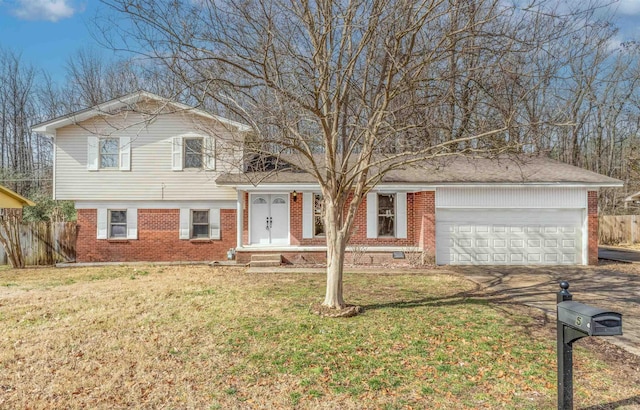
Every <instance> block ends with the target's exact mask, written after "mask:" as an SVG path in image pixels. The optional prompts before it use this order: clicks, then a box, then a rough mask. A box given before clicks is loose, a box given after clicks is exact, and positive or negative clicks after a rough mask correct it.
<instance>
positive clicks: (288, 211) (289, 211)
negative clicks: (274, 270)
mask: <svg viewBox="0 0 640 410" xmlns="http://www.w3.org/2000/svg"><path fill="white" fill-rule="evenodd" d="M271 195H283V196H284V197H285V201H286V202H287V204H286V207H287V216H286V219H287V241H286V243H284V244H279V245H272V244H268V245H261V244H259V243H254V242H253V232H252V229H251V219H252V218H253V198H254V197H255V196H269V198H270V197H271ZM289 196H290V194H289V192H282V191H277V192H249V209H248V218H247V225H248V226H247V230H248V232H249V243H248V246H252V247H259V246H269V247H271V246H274V247H276V246H289V245H290V244H291V204H290V200H289ZM268 203H269V208H271V201H270V200H269V201H268ZM269 212H271V209H269Z"/></svg>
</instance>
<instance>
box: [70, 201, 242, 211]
mask: <svg viewBox="0 0 640 410" xmlns="http://www.w3.org/2000/svg"><path fill="white" fill-rule="evenodd" d="M97 208H122V209H126V208H138V209H180V208H190V209H195V208H201V209H212V208H216V209H233V210H236V209H237V203H236V201H113V202H110V201H91V202H89V201H87V202H84V201H77V202H76V209H97Z"/></svg>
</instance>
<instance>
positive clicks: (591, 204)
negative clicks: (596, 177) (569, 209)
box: [587, 191, 598, 265]
mask: <svg viewBox="0 0 640 410" xmlns="http://www.w3.org/2000/svg"><path fill="white" fill-rule="evenodd" d="M587 225H588V229H587V231H588V235H589V237H588V238H589V244H588V250H587V252H588V263H589V265H597V264H598V191H588V192H587Z"/></svg>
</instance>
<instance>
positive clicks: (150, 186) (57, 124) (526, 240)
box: [34, 92, 622, 265]
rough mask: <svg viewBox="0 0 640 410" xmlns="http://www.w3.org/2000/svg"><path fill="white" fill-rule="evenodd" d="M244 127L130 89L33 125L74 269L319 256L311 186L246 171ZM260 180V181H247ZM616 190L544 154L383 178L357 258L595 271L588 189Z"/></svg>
mask: <svg viewBox="0 0 640 410" xmlns="http://www.w3.org/2000/svg"><path fill="white" fill-rule="evenodd" d="M249 130H250V129H249V127H248V126H246V125H243V124H239V123H237V122H234V121H230V120H227V119H224V118H221V117H218V116H216V115H213V114H211V113H208V112H205V111H203V110H200V109H195V108H192V107H189V106H186V105H183V104H179V103H175V102H171V101H167V100H165V99H163V98H161V97H159V96H157V95H154V94H151V93H147V92H137V93H133V94H130V95H127V96H125V97H122V98H119V99H116V100H113V101H109V102H106V103H104V104H101V105H99V106H96V107H92V108H89V109H87V110H83V111H79V112H75V113H72V114H69V115H66V116H63V117H61V118H56V119H53V120H50V121H47V122H44V123H42V124H39V125H37V126H35V127H34V131H36V132H39V133H43V134H47V135H50V136H52V138H53V141H54V198H55V199H65V200H72V201H75V204H76V208H77V210H78V229H79V231H78V243H77V260H78V261H79V262H91V261H95V262H109V261H113V262H116V261H118V262H121V261H122V262H124V261H213V260H222V259H226V255H227V251H228V250H229V249H230V248H233V249H235V251H236V252H237V258H238V260H239V261H240V262H247V261H249V260H250V258H251V256H252V255H255V254H259V253H274V252H275V253H279V254H280V255H282V256H283V258H284V259H285V260H286V261H290V262H294V263H297V262H322V261H323V260H324V258H326V246H325V240H324V227H323V225H322V218H321V212H322V201H321V197H320V192H319V189H318V185H317V183H316V182H314V180H313V178H312V177H311V176H310V175H308V174H304V173H300V172H294V171H286V170H285V171H281V172H279V173H276V174H273V175H270V176H267V177H263V178H254V177H252V175H251V173H247V172H242V170H244V166H243V164H242V161H243V152H242V144H241V143H240V141H242V135H243V134H244V133H246V132H248V131H249ZM255 181H259V183H257V184H256V182H255ZM621 185H622V184H621V182H620V181H618V180H615V179H612V178H608V177H605V176H602V175H599V174H596V173H593V172H590V171H586V170H583V169H580V168H577V167H573V166H570V165H566V164H561V163H558V162H555V161H552V160H549V159H546V158H542V157H530V158H527V159H526V160H523V161H516V162H514V161H512V160H510V159H502V160H498V161H496V160H488V159H482V158H458V159H456V160H452V161H450V163H449V164H448V165H447V166H446V167H441V166H439V164H433V163H429V162H425V163H423V164H419V165H416V166H412V167H405V169H401V170H397V171H394V172H392V173H390V174H388V175H387V176H386V177H385V178H384V179H383V180H382V182H381V183H380V184H379V185H377V186H376V187H374V188H373V189H372V190H371V192H370V193H369V194H368V195H367V198H366V200H365V201H364V203H363V204H362V206H361V209H360V210H359V213H358V216H357V221H356V225H355V227H354V229H355V231H354V234H353V236H352V240H351V243H350V247H349V248H348V250H347V251H348V252H349V253H351V254H352V256H353V257H356V256H357V257H358V258H359V261H360V262H361V263H380V262H390V261H394V260H396V259H394V258H398V257H403V256H404V255H405V254H423V253H428V254H430V255H432V256H433V257H435V261H436V263H438V264H490V265H500V264H588V263H591V264H593V263H597V226H598V219H597V212H598V210H597V191H598V189H599V188H600V187H616V186H621Z"/></svg>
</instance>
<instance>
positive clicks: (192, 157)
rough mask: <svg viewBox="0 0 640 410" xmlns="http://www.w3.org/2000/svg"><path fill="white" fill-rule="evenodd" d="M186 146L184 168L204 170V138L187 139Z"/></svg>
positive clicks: (184, 142) (185, 140)
mask: <svg viewBox="0 0 640 410" xmlns="http://www.w3.org/2000/svg"><path fill="white" fill-rule="evenodd" d="M183 144H184V153H183V155H184V167H185V168H202V166H203V160H202V157H203V151H204V144H203V138H185V139H184V140H183Z"/></svg>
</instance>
